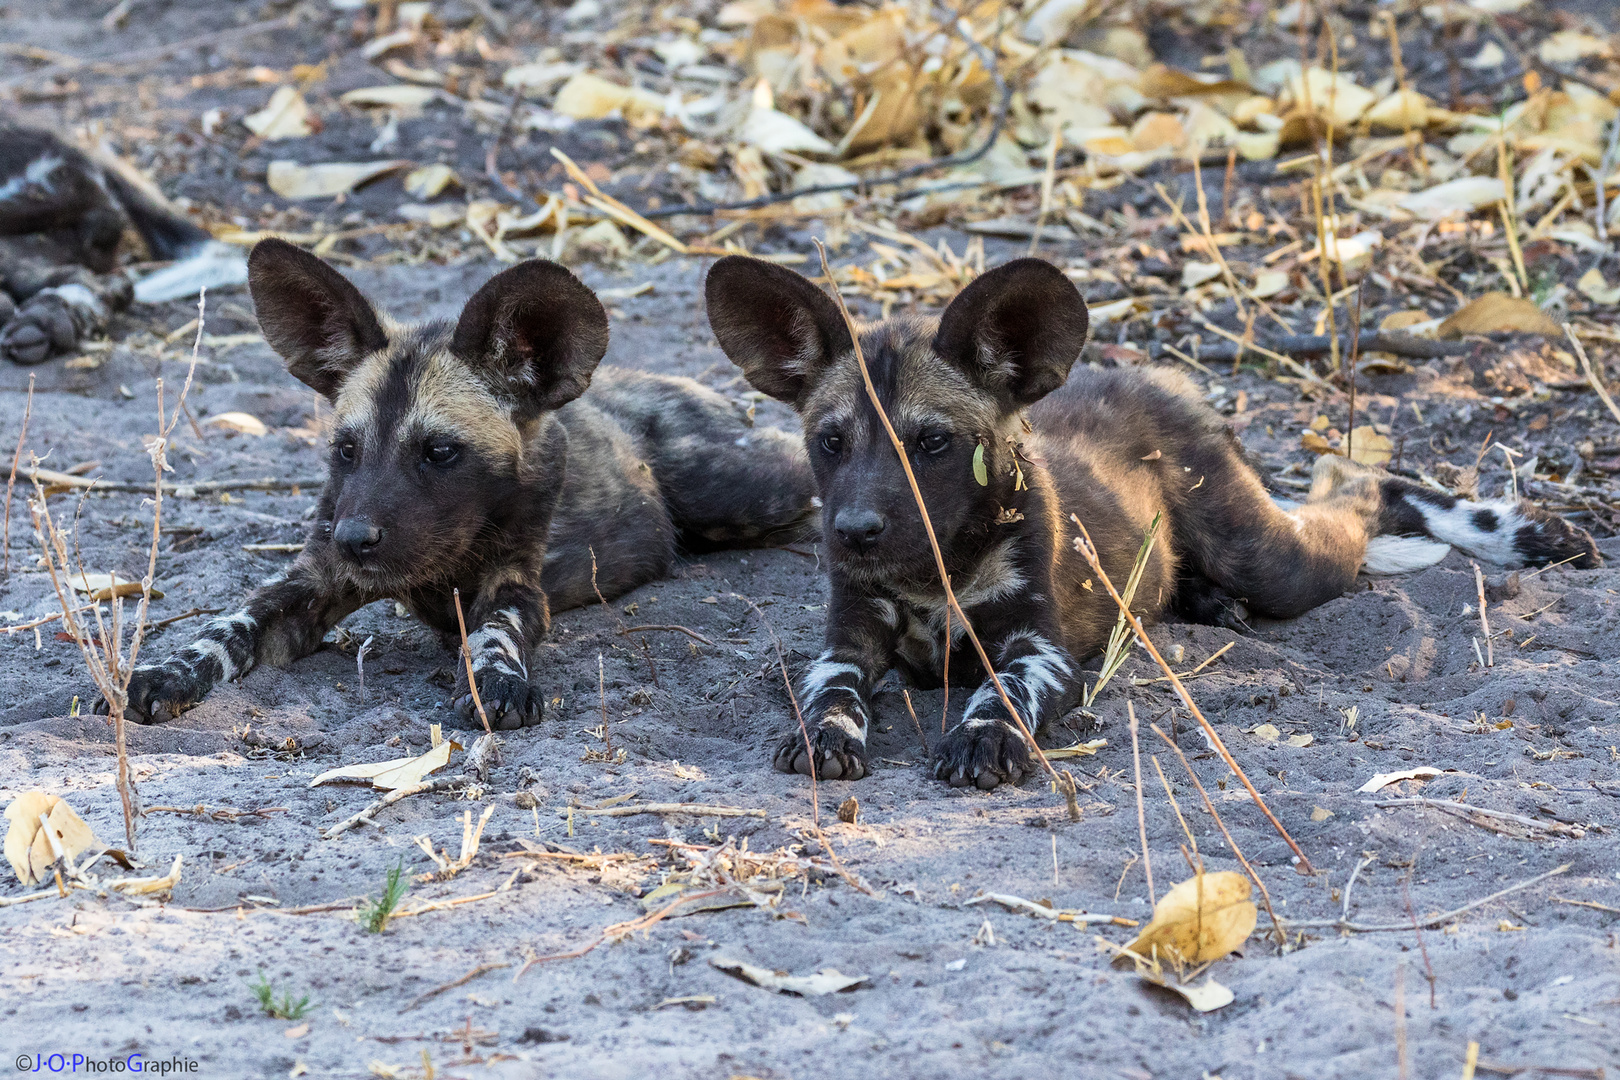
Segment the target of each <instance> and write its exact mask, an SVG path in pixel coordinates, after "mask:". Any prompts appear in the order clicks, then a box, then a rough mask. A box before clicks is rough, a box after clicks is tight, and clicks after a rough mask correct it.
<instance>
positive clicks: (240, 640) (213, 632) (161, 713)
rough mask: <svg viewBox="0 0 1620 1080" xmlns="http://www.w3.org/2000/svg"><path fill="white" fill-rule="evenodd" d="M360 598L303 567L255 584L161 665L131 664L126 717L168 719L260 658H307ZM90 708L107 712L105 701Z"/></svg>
mask: <svg viewBox="0 0 1620 1080" xmlns="http://www.w3.org/2000/svg"><path fill="white" fill-rule="evenodd" d="M360 604H361V598H360V597H359V596H358V595H357V594H355V593H353V592H349V591H347V590H343V589H333V588H332V587H331V586H329V585H326V584H324V583H322V582H321V581H320V578H319V575H317V574H316V573H314V572H313V570H312V569H311V568H310V567H308V566H307V565H294V566H293V568H292V570H291V571H289V572H288V574H287V576H286V577H285V578H284V579H282V580H279V581H277V580H272V581H271V582H269V583H268V584H266V585H264V586H263V587H262V588H260V589H258V590H257V591H256V592H254V594H253V595H252V596H250V597H248V600H247V603H245V604H244V605H243V606H242V610H240V611H238V612H237V613H236V614H234V615H225V616H222V617H220V618H217V619H214V620H213V621H211V622H210V623H209V624H208V625H207V626H206V627H205V628H204V629H203V631H202V633H201V634H199V635H198V636H197V639H196V640H195V641H193V642H192V643H191V644H190V645H188V646H186V647H185V648H184V649H181V650H180V651H179V652H177V653H175V654H174V655H173V656H171V657H169V659H167V660H165V661H163V663H161V664H142V665H140V666H139V667H137V668H136V669H135V671H134V674H133V675H132V676H131V678H130V682H129V710H130V713H131V714H132V715H131V717H130V718H131V719H133V720H136V721H138V722H141V723H149V724H150V723H159V722H162V721H164V720H170V719H173V718H174V717H176V716H178V715H180V714H181V713H182V712H184V711H185V710H186V709H188V708H190V707H191V706H193V705H195V704H196V703H197V702H199V701H201V700H202V699H203V698H204V697H206V696H207V694H208V692H209V691H210V690H212V689H213V688H214V687H215V686H216V685H218V684H219V683H222V682H228V681H230V680H231V679H237V678H240V677H242V676H243V675H246V674H247V673H248V672H250V671H252V670H253V669H254V668H255V667H257V666H258V665H260V664H277V665H279V664H286V663H290V662H291V661H293V660H296V659H298V658H299V657H301V656H308V655H309V654H310V653H312V652H314V651H315V650H316V649H318V648H320V646H321V639H322V638H324V637H325V636H326V632H327V631H328V630H330V629H331V628H332V627H333V626H336V625H337V623H338V622H339V621H340V620H341V619H343V617H344V616H346V615H348V614H349V613H350V612H352V611H354V610H355V609H356V608H358V607H359V606H360ZM97 711H98V712H103V713H104V712H106V711H107V705H106V702H105V701H103V702H101V703H100V704H99V705H98V706H97Z"/></svg>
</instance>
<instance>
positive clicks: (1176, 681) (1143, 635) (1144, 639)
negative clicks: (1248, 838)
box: [1069, 514, 1316, 892]
mask: <svg viewBox="0 0 1620 1080" xmlns="http://www.w3.org/2000/svg"><path fill="white" fill-rule="evenodd" d="M1069 520H1070V521H1072V522H1074V523H1075V525H1077V526H1078V527H1079V529H1080V535H1079V536H1078V537H1076V538H1075V541H1074V546H1075V550H1077V551H1079V552H1080V554H1081V555H1083V556H1085V559H1086V562H1088V563H1090V564H1091V569H1092V572H1093V573H1095V574H1096V575H1097V577H1098V578H1099V579H1101V581H1102V583H1103V588H1105V589H1107V590H1108V595H1109V596H1111V597H1113V598H1114V603H1115V604H1118V605H1119V610H1120V611H1121V612H1123V613H1124V615H1125V618H1126V620H1127V621H1128V622H1129V623H1130V624H1131V629H1132V630H1134V631H1135V632H1136V640H1138V641H1140V642H1141V643H1142V647H1143V648H1144V649H1146V650H1147V651H1148V655H1149V656H1151V657H1153V660H1154V662H1155V663H1157V664H1158V665H1159V667H1160V669H1161V670H1163V672H1164V673H1165V675H1166V676H1167V677H1168V678H1169V679H1170V685H1171V686H1173V687H1175V688H1176V694H1177V696H1179V697H1180V698H1181V703H1182V704H1183V705H1185V706H1187V711H1188V712H1189V713H1191V714H1192V717H1193V719H1194V720H1197V721H1198V726H1199V727H1201V728H1203V729H1204V734H1205V735H1206V736H1207V737H1208V738H1209V741H1210V745H1211V746H1213V747H1214V748H1215V752H1216V753H1218V754H1220V755H1221V760H1222V761H1225V762H1226V767H1227V768H1229V769H1231V770H1232V772H1233V773H1234V774H1235V775H1236V776H1237V778H1238V779H1239V780H1241V781H1243V786H1244V787H1245V788H1247V789H1248V791H1249V797H1250V798H1251V799H1253V800H1254V804H1255V805H1256V806H1258V807H1259V808H1260V812H1261V813H1262V814H1264V815H1266V820H1268V821H1270V822H1271V827H1272V828H1274V829H1276V830H1277V835H1279V836H1281V837H1282V838H1283V840H1284V841H1286V842H1287V844H1288V846H1289V848H1291V849H1292V850H1293V852H1294V854H1295V855H1296V856H1298V857H1299V864H1300V866H1301V867H1303V868H1304V871H1305V873H1307V874H1314V873H1316V867H1314V866H1312V865H1311V860H1310V859H1309V858H1308V857H1306V855H1305V853H1304V852H1303V851H1301V850H1300V847H1299V845H1298V844H1296V843H1294V838H1293V837H1292V836H1289V835H1288V830H1287V829H1285V828H1283V825H1282V822H1280V821H1278V820H1277V815H1275V814H1273V813H1272V812H1271V808H1270V807H1269V806H1267V805H1266V801H1265V800H1264V799H1262V798H1261V797H1260V793H1259V792H1258V791H1256V790H1255V788H1254V785H1253V784H1252V783H1250V782H1249V777H1248V775H1247V774H1246V773H1244V771H1243V767H1242V766H1241V765H1239V764H1238V763H1237V759H1235V758H1234V757H1232V752H1231V751H1230V750H1228V749H1227V748H1226V743H1224V742H1222V741H1221V736H1220V734H1219V733H1218V732H1217V731H1216V730H1215V727H1214V725H1212V724H1211V723H1210V722H1209V721H1208V720H1206V719H1204V714H1203V712H1202V711H1200V710H1199V708H1198V705H1197V703H1196V702H1194V701H1193V699H1192V695H1191V694H1189V693H1187V687H1186V686H1184V685H1183V684H1182V682H1181V679H1180V677H1179V676H1177V675H1176V673H1175V671H1174V670H1173V669H1172V668H1171V667H1170V665H1169V664H1168V663H1167V662H1166V661H1165V659H1164V657H1163V656H1161V655H1159V650H1158V648H1157V646H1155V645H1154V644H1153V641H1152V639H1150V638H1149V637H1148V636H1147V630H1145V629H1144V628H1143V626H1142V620H1141V619H1138V618H1137V617H1136V613H1135V612H1133V611H1132V610H1131V608H1130V605H1129V604H1127V603H1126V602H1125V599H1124V598H1123V597H1122V596H1120V595H1119V591H1118V590H1117V589H1115V588H1114V583H1113V582H1112V581H1110V580H1109V578H1108V572H1107V571H1105V570H1104V569H1103V566H1102V559H1101V558H1099V557H1098V555H1097V547H1096V545H1095V544H1093V543H1092V542H1091V534H1090V533H1089V532H1087V531H1086V526H1085V523H1084V522H1082V521H1081V520H1080V518H1079V517H1078V516H1076V515H1074V514H1070V515H1069ZM1172 745H1173V744H1172ZM1177 753H1180V749H1179V748H1178V749H1177ZM1228 839H1229V840H1230V837H1228ZM1233 850H1234V851H1235V850H1237V849H1236V847H1234V848H1233ZM1239 857H1240V858H1241V856H1239ZM1264 890H1265V886H1263V885H1262V886H1261V891H1262V892H1263V891H1264Z"/></svg>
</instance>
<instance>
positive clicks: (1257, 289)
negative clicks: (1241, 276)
mask: <svg viewBox="0 0 1620 1080" xmlns="http://www.w3.org/2000/svg"><path fill="white" fill-rule="evenodd" d="M1288 284H1289V279H1288V273H1287V271H1284V270H1262V271H1260V272H1259V273H1258V274H1256V275H1254V288H1253V289H1251V290H1250V291H1251V292H1253V293H1254V295H1255V296H1256V297H1257V298H1258V299H1261V300H1266V299H1269V298H1271V297H1273V296H1276V295H1277V294H1278V293H1280V292H1282V291H1283V290H1284V289H1286V288H1288Z"/></svg>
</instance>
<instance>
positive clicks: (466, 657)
mask: <svg viewBox="0 0 1620 1080" xmlns="http://www.w3.org/2000/svg"><path fill="white" fill-rule="evenodd" d="M593 565H594V564H593ZM450 597H451V599H452V600H454V601H455V604H456V627H457V629H459V630H460V631H461V662H462V663H463V664H465V665H466V667H467V689H468V690H470V691H472V699H473V704H474V705H475V706H477V708H478V719H480V720H482V721H483V722H484V734H486V735H488V734H489V733H490V731H491V728H490V726H489V716H488V715H486V714H485V712H484V701H483V699H482V698H480V697H479V696H478V680H477V679H476V678H474V677H473V666H472V650H471V649H470V648H468V647H467V620H466V619H464V618H462V616H461V590H460V589H451V590H450Z"/></svg>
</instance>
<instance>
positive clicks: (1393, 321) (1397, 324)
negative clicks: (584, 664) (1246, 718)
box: [1378, 310, 1431, 330]
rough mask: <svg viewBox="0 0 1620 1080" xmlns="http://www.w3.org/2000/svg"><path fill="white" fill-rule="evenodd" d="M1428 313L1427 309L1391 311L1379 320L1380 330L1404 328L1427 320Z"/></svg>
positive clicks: (1428, 317)
mask: <svg viewBox="0 0 1620 1080" xmlns="http://www.w3.org/2000/svg"><path fill="white" fill-rule="evenodd" d="M1430 317H1431V316H1430V315H1429V313H1428V312H1427V311H1417V310H1413V311H1392V312H1390V313H1389V314H1388V315H1385V316H1384V317H1383V319H1381V320H1379V323H1378V329H1380V330H1405V329H1407V328H1408V327H1412V326H1416V325H1417V324H1418V323H1423V322H1428V321H1429V319H1430Z"/></svg>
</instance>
